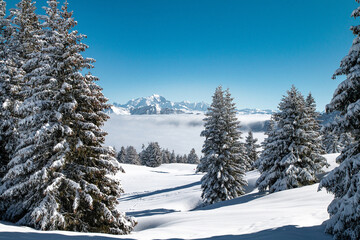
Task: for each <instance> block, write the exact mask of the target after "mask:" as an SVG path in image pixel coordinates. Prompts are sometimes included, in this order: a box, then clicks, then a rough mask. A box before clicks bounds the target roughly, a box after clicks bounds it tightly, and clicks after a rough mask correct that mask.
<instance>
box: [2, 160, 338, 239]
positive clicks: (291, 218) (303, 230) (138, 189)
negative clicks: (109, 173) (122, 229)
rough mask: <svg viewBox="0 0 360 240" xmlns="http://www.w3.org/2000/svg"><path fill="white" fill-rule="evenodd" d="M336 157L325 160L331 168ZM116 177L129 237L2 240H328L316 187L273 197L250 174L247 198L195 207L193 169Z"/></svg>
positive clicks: (13, 231)
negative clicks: (129, 219)
mask: <svg viewBox="0 0 360 240" xmlns="http://www.w3.org/2000/svg"><path fill="white" fill-rule="evenodd" d="M336 156H337V154H330V155H326V158H327V159H328V161H329V163H330V164H331V167H330V169H328V170H327V171H329V170H331V169H333V168H334V167H336V163H335V158H336ZM123 167H124V168H125V171H126V174H119V175H117V177H119V178H120V179H121V180H122V183H123V187H124V189H125V191H126V194H124V195H123V196H122V197H121V199H120V204H119V206H118V207H119V209H121V210H123V211H127V212H128V214H129V215H134V216H136V217H137V219H138V221H139V225H138V226H137V227H136V229H135V231H134V232H133V233H132V234H130V235H128V236H111V235H106V234H84V233H72V232H60V231H54V232H39V231H35V230H32V229H29V228H26V227H17V226H13V225H11V224H8V223H0V239H34V240H35V239H52V240H58V239H61V240H63V239H66V240H68V239H69V240H70V239H103V240H105V239H106V240H110V239H117V238H121V239H141V240H142V239H217V240H225V239H230V240H231V239H247V240H259V239H271V240H285V239H286V240H287V239H295V240H303V239H305V240H311V239H332V238H331V236H329V235H326V234H324V233H323V232H324V227H323V226H321V224H322V222H323V221H324V220H326V219H327V218H328V214H327V211H326V208H327V206H328V204H329V203H330V201H331V200H332V198H333V197H332V195H329V194H327V193H326V191H324V190H323V191H320V192H318V191H317V188H318V184H315V185H312V186H306V187H302V188H298V189H292V190H287V191H283V192H278V193H273V194H259V193H258V192H257V190H256V189H254V183H255V181H256V179H257V177H258V176H259V174H258V172H256V171H252V172H249V173H248V174H247V176H246V178H247V179H248V181H249V186H248V188H247V194H246V195H245V196H242V197H240V198H237V199H233V200H230V201H226V202H222V203H218V204H214V205H212V206H208V207H203V208H201V207H197V206H199V204H200V195H201V189H200V185H199V184H200V183H199V181H200V179H201V177H202V175H201V174H194V169H195V165H187V164H166V165H162V166H160V167H158V168H147V167H143V166H132V165H123Z"/></svg>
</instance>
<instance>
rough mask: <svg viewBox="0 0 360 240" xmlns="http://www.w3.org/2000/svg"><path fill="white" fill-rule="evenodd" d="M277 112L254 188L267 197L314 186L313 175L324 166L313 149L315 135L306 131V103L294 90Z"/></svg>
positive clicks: (307, 124) (260, 160)
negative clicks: (305, 186)
mask: <svg viewBox="0 0 360 240" xmlns="http://www.w3.org/2000/svg"><path fill="white" fill-rule="evenodd" d="M279 110H280V112H279V113H275V114H274V116H273V121H274V127H273V128H272V130H271V131H270V133H269V135H268V138H267V140H266V141H265V145H264V151H263V153H262V155H261V158H260V159H259V163H260V164H259V171H260V172H261V176H260V177H259V179H258V180H257V186H258V188H259V190H260V191H265V190H266V189H269V191H270V193H272V192H277V191H282V190H286V189H290V188H296V187H301V186H304V185H309V184H313V183H316V182H317V181H318V179H317V177H316V174H317V173H320V172H322V168H323V167H324V166H326V165H327V163H326V159H325V158H324V157H322V156H321V155H320V154H319V152H320V150H319V149H316V147H317V146H314V145H313V143H314V139H313V136H316V135H317V134H316V133H314V131H313V130H311V128H309V121H310V118H309V116H308V115H307V114H308V112H307V109H306V103H305V100H304V98H303V96H302V95H301V93H300V92H299V91H298V90H297V89H296V88H295V87H294V86H293V87H292V88H291V90H290V91H288V92H287V96H284V97H283V99H282V101H281V102H280V104H279Z"/></svg>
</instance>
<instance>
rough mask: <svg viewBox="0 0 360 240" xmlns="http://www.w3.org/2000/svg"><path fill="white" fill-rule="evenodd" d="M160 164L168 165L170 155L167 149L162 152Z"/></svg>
mask: <svg viewBox="0 0 360 240" xmlns="http://www.w3.org/2000/svg"><path fill="white" fill-rule="evenodd" d="M161 154H162V163H170V158H171V153H170V151H169V150H168V149H166V150H162V152H161Z"/></svg>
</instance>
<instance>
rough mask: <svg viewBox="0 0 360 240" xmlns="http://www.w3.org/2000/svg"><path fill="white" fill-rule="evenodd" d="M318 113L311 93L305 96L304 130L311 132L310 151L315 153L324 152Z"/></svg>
mask: <svg viewBox="0 0 360 240" xmlns="http://www.w3.org/2000/svg"><path fill="white" fill-rule="evenodd" d="M319 116H320V114H319V113H318V112H316V102H315V99H314V98H313V96H312V94H311V93H309V95H308V96H307V97H306V100H305V118H306V119H305V120H306V122H305V128H306V131H307V132H309V133H311V136H310V140H311V142H312V143H311V145H310V146H311V149H310V150H311V152H313V153H315V154H325V151H324V148H323V145H322V135H321V131H320V129H321V128H320V122H319V120H318V118H319Z"/></svg>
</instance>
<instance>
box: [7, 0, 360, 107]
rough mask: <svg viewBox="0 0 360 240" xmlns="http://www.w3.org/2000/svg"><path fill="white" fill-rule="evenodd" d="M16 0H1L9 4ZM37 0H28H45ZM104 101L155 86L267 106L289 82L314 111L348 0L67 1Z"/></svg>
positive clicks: (340, 42)
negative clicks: (226, 94) (222, 92)
mask: <svg viewBox="0 0 360 240" xmlns="http://www.w3.org/2000/svg"><path fill="white" fill-rule="evenodd" d="M16 2H17V1H14V0H9V1H7V3H8V6H9V7H12V6H14V4H15V3H16ZM45 2H46V1H45V0H38V1H37V6H38V7H41V6H42V5H44V4H45ZM69 3H70V9H72V10H73V11H74V16H75V19H76V20H77V21H78V22H79V24H78V26H77V27H76V29H78V30H79V31H80V32H81V33H83V34H86V35H88V38H87V39H86V43H87V44H88V45H89V46H90V48H89V50H88V51H87V52H86V53H85V55H86V56H89V57H92V58H95V59H96V60H97V63H96V64H95V69H94V70H93V71H92V72H93V73H94V74H95V75H97V76H98V77H100V79H101V80H100V82H99V84H100V85H101V86H102V87H103V89H104V91H103V92H104V94H105V96H107V97H108V98H109V99H110V102H114V101H115V102H118V103H125V102H126V101H127V100H129V99H132V98H136V97H140V96H149V95H151V94H153V93H158V94H160V95H162V96H164V97H166V98H168V99H170V100H173V101H181V100H189V101H206V102H211V96H212V94H213V92H214V90H215V88H216V87H217V86H218V85H222V86H223V87H224V88H230V92H231V93H232V95H233V97H234V98H235V102H236V103H237V107H238V108H246V107H249V108H261V109H276V108H277V105H278V103H279V101H280V99H281V97H282V95H284V94H285V92H286V90H288V89H290V87H291V85H292V84H294V85H295V86H296V87H297V88H299V90H300V91H301V92H303V93H304V94H307V93H308V92H310V91H311V92H312V93H313V95H314V97H315V100H316V101H317V104H318V110H320V111H322V110H323V109H324V107H325V105H326V104H327V103H328V102H329V101H330V99H331V97H332V94H333V92H334V90H335V89H336V87H337V85H338V84H339V82H340V81H341V79H338V80H335V81H334V80H332V79H331V76H332V74H333V72H334V71H335V70H336V69H337V67H338V66H339V63H340V60H341V59H342V58H343V57H344V56H345V55H346V54H347V53H348V51H349V48H350V46H351V43H352V40H353V35H352V33H351V31H349V28H350V26H351V25H353V24H356V21H355V20H353V19H352V18H350V15H351V12H352V11H353V10H354V9H355V8H356V7H358V4H357V3H356V2H355V0H346V1H345V0H344V1H339V0H326V1H325V0H291V1H290V0H272V1H270V0H247V1H245V0H218V1H213V0H102V1H98V0H69Z"/></svg>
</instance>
